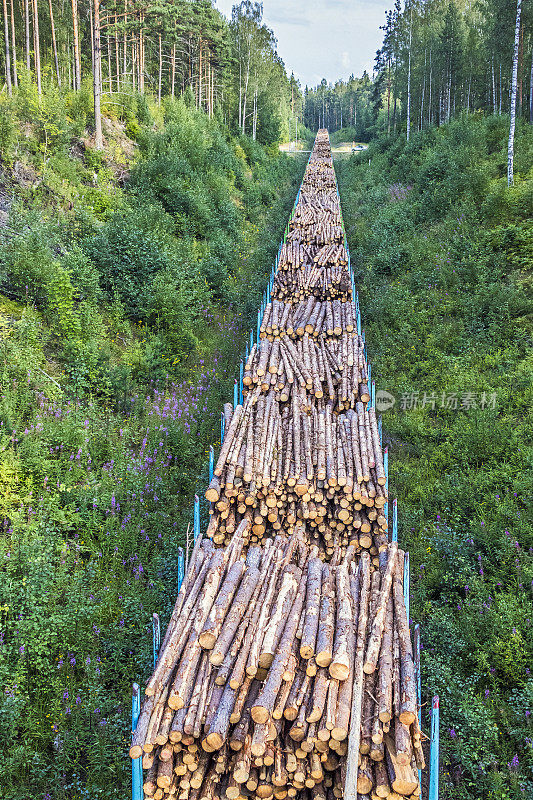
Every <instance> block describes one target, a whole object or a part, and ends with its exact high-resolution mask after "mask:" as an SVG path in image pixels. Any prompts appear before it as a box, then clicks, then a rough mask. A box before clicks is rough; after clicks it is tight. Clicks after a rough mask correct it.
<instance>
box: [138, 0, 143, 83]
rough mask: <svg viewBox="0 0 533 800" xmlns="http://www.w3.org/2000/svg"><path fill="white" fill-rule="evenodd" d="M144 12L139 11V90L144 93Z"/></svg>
mask: <svg viewBox="0 0 533 800" xmlns="http://www.w3.org/2000/svg"><path fill="white" fill-rule="evenodd" d="M143 25H144V14H143V13H142V12H141V29H140V31H139V92H140V93H141V94H144V28H143Z"/></svg>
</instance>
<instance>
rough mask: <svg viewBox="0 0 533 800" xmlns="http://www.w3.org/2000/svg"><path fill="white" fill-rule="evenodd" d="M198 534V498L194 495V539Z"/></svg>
mask: <svg viewBox="0 0 533 800" xmlns="http://www.w3.org/2000/svg"><path fill="white" fill-rule="evenodd" d="M199 535H200V498H199V497H198V495H197V494H195V495H194V541H196V539H197V538H198V536H199Z"/></svg>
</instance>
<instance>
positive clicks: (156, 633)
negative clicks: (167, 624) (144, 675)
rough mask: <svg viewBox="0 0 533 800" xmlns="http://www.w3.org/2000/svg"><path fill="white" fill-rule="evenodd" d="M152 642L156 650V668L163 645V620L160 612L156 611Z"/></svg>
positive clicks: (153, 620) (153, 617) (154, 650)
mask: <svg viewBox="0 0 533 800" xmlns="http://www.w3.org/2000/svg"><path fill="white" fill-rule="evenodd" d="M152 644H153V652H154V669H155V667H156V664H157V659H158V657H159V648H160V647H161V622H160V620H159V614H156V613H155V611H154V613H153V614H152Z"/></svg>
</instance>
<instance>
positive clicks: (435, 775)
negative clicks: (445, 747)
mask: <svg viewBox="0 0 533 800" xmlns="http://www.w3.org/2000/svg"><path fill="white" fill-rule="evenodd" d="M438 798H439V696H438V694H436V695H435V696H434V698H433V703H432V706H431V741H430V749H429V800H438Z"/></svg>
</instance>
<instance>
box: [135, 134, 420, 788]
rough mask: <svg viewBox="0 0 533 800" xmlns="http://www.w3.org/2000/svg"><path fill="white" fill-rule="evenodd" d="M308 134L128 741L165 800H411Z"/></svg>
mask: <svg viewBox="0 0 533 800" xmlns="http://www.w3.org/2000/svg"><path fill="white" fill-rule="evenodd" d="M369 401H370V391H369V375H368V365H367V362H366V355H365V347H364V338H363V337H362V335H361V331H360V330H359V331H358V329H357V309H356V306H355V304H354V302H353V301H352V288H351V276H350V273H349V269H348V258H347V253H346V248H345V245H344V233H343V227H342V217H341V210H340V204H339V197H338V193H337V188H336V182H335V174H334V171H333V162H332V159H331V151H330V147H329V138H328V135H327V132H326V131H319V133H318V135H317V138H316V141H315V146H314V148H313V152H312V154H311V157H310V160H309V163H308V166H307V169H306V173H305V176H304V180H303V183H302V187H301V191H300V194H299V201H298V203H297V205H296V208H295V212H294V216H293V218H292V220H291V223H290V228H289V232H288V235H287V237H286V241H285V243H284V245H283V247H282V249H281V256H280V261H279V266H278V270H277V272H276V274H275V277H274V284H273V291H272V299H271V302H270V303H269V304H268V305H267V306H266V310H265V313H264V316H263V320H262V322H261V325H260V338H259V341H258V342H257V344H255V345H254V346H253V347H252V350H251V352H250V356H249V358H248V360H247V363H246V366H245V368H244V374H243V400H242V403H241V404H239V405H237V406H236V407H235V408H234V407H233V405H231V404H229V403H227V404H226V405H225V406H224V432H225V435H224V437H223V441H222V443H221V448H220V453H219V456H218V459H217V461H216V463H215V464H214V469H213V478H212V480H211V481H210V484H209V487H208V489H207V491H206V498H207V500H208V501H209V504H210V515H211V516H210V522H209V525H208V527H207V530H206V532H205V535H204V536H203V537H202V536H201V535H200V536H199V537H198V538H197V540H196V542H195V545H194V549H193V552H192V555H191V560H190V564H189V566H188V570H187V573H186V576H185V578H184V580H183V583H182V585H181V588H180V591H179V593H178V597H177V600H176V604H175V607H174V611H173V613H172V616H171V619H170V622H169V625H168V629H167V631H166V634H165V637H164V640H163V643H162V646H161V649H160V652H159V657H158V661H157V664H156V667H155V670H154V672H153V674H152V676H151V678H150V680H149V682H148V684H147V686H146V690H145V692H146V697H145V701H144V703H143V706H142V710H141V714H140V717H139V721H138V724H137V728H136V731H135V733H134V735H133V741H132V746H131V749H130V755H131V756H132V758H139V757H142V763H143V767H144V769H145V772H144V793H145V796H146V797H148V798H156V800H164V798H167V797H170V798H177V800H226V798H228V800H244V798H251V799H252V800H255V799H256V798H257V800H266V799H267V798H271V797H272V798H275V800H285V798H295V797H298V798H300V797H301V798H302V800H342V798H344V797H346V798H347V800H355V798H360V800H376V798H390V800H399V798H402V797H413V798H417V797H419V796H420V784H419V779H418V770H419V769H423V768H424V755H423V752H422V738H423V737H422V734H421V730H420V724H419V712H418V707H417V689H416V680H415V669H414V662H413V652H412V645H411V638H410V633H409V620H408V617H407V612H406V606H405V599H404V588H403V560H404V554H403V552H402V551H401V550H400V549H399V548H398V545H397V543H395V542H390V540H389V536H388V526H387V513H386V508H385V506H386V503H387V500H388V498H387V477H386V472H385V465H384V458H383V452H382V448H381V436H380V430H379V426H378V421H377V419H376V413H375V409H374V408H373V407H372V406H371V404H370V402H369Z"/></svg>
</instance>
